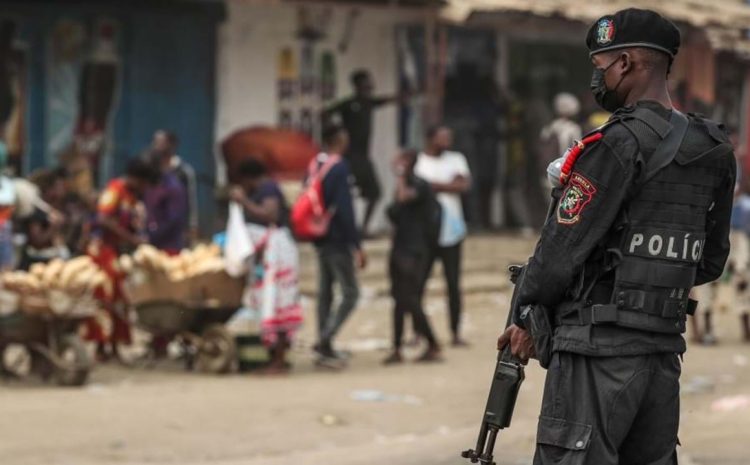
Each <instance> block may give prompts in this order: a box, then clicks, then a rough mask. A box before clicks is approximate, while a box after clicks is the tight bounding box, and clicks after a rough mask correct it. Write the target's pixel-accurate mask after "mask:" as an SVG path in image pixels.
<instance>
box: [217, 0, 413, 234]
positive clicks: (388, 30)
mask: <svg viewBox="0 0 750 465" xmlns="http://www.w3.org/2000/svg"><path fill="white" fill-rule="evenodd" d="M299 8H301V7H300V6H299V4H297V5H289V4H277V5H267V4H265V5H264V4H262V2H259V3H251V2H247V1H244V0H230V1H228V2H227V20H226V21H225V23H224V24H223V25H222V27H221V29H220V31H219V39H218V60H217V61H218V63H217V73H216V75H217V89H218V95H217V104H218V106H217V119H216V136H217V141H218V142H219V143H220V142H221V141H222V140H223V138H224V137H226V136H227V135H229V134H230V133H232V132H233V131H235V130H237V129H240V128H244V127H247V126H252V125H269V126H274V125H276V124H277V123H278V114H279V110H280V108H279V106H280V104H279V99H278V95H277V79H278V57H279V53H280V51H281V50H282V49H283V48H284V47H290V48H292V49H294V50H299V48H300V46H301V40H300V39H298V38H297V30H298V14H299ZM303 8H306V9H308V12H309V13H311V14H312V15H313V16H316V15H321V17H326V14H324V13H326V12H328V14H329V15H328V17H329V18H330V19H329V23H328V26H327V27H325V33H326V36H325V37H324V38H323V39H321V40H319V41H317V42H315V50H316V51H322V50H330V51H332V52H333V53H334V56H335V59H336V67H337V72H336V78H337V79H336V80H337V86H336V96H337V97H338V98H341V97H345V96H347V95H349V94H350V92H351V86H350V85H349V74H350V73H351V71H352V70H354V69H357V68H366V69H368V70H369V71H370V72H371V73H372V75H373V77H374V80H375V84H376V93H378V94H388V95H390V94H393V93H395V92H396V90H397V81H398V63H397V50H396V40H395V36H396V33H395V28H396V25H397V24H399V23H400V22H404V21H412V22H413V21H418V20H419V18H420V17H419V15H418V13H414V12H408V11H406V12H405V11H404V10H397V9H384V8H360V7H358V8H357V10H358V11H359V14H358V15H357V17H356V19H354V22H353V23H352V24H351V25H350V26H351V35H350V37H349V38H348V39H347V38H346V29H347V22H348V19H347V18H349V16H350V15H351V13H352V7H348V6H332V5H325V4H323V5H314V6H308V5H305V6H304V7H303ZM342 40H343V41H345V42H346V43H347V47H346V50H344V51H342V50H341V49H340V47H339V44H340V42H341V41H342ZM397 128H398V126H397V108H396V106H395V105H392V106H387V107H385V108H382V109H380V110H377V112H376V113H375V116H374V118H373V134H372V145H371V155H372V158H373V160H374V163H375V165H376V168H377V171H378V174H379V177H380V180H381V184H382V187H383V192H384V194H385V195H384V198H387V197H389V194H388V193H389V192H390V191H391V188H392V185H393V179H392V176H391V173H390V159H391V157H392V155H393V154H394V152H395V151H396V150H397ZM381 207H382V206H381ZM376 223H377V225H378V226H381V227H382V226H384V225H385V222H384V219H383V216H382V211H381V214H379V215H378V217H377V218H376Z"/></svg>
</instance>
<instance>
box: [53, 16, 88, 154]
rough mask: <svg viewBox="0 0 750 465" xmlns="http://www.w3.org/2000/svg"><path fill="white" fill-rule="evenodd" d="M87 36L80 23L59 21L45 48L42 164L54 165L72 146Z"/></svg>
mask: <svg viewBox="0 0 750 465" xmlns="http://www.w3.org/2000/svg"><path fill="white" fill-rule="evenodd" d="M87 41H88V34H87V31H86V27H85V25H84V24H83V23H82V22H80V21H74V20H69V19H61V20H59V21H58V22H57V23H56V24H55V25H54V26H53V28H52V33H51V34H50V37H49V44H48V45H49V46H48V47H47V50H48V53H49V56H48V58H47V69H48V71H49V72H48V73H46V76H47V79H46V83H47V93H46V94H47V115H46V121H45V131H46V147H45V154H46V157H47V159H46V163H47V165H49V166H52V165H55V164H57V162H58V156H59V155H60V154H62V153H64V152H65V151H66V150H68V149H69V148H70V147H71V145H72V144H73V133H74V132H75V127H76V121H77V120H78V90H79V88H80V85H79V81H80V78H81V66H82V64H83V59H84V56H85V51H86V49H85V46H86V43H87Z"/></svg>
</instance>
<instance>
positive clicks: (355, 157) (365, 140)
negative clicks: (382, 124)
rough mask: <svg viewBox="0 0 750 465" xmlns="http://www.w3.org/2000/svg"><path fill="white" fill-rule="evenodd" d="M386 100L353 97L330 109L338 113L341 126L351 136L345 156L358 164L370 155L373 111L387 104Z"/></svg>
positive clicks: (330, 111) (331, 111)
mask: <svg viewBox="0 0 750 465" xmlns="http://www.w3.org/2000/svg"><path fill="white" fill-rule="evenodd" d="M386 102H387V99H384V98H374V97H373V98H366V97H357V96H354V97H351V98H348V99H346V100H343V101H341V102H339V103H338V104H336V105H335V106H333V107H332V108H330V109H329V110H328V112H329V113H337V114H339V116H340V117H341V124H342V125H343V126H344V128H346V132H347V133H348V134H349V149H348V150H347V153H346V154H345V156H346V157H347V158H348V159H349V160H350V163H353V164H356V163H357V162H358V161H359V160H361V159H366V158H367V157H368V156H369V153H370V133H371V132H372V110H374V109H376V108H377V107H379V106H381V105H383V104H385V103H386Z"/></svg>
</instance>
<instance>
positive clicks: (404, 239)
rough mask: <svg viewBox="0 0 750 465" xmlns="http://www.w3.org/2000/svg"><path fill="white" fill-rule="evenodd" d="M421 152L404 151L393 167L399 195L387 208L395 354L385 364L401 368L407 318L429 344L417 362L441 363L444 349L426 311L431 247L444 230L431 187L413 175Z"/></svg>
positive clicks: (438, 206) (397, 194)
mask: <svg viewBox="0 0 750 465" xmlns="http://www.w3.org/2000/svg"><path fill="white" fill-rule="evenodd" d="M417 156H418V153H417V151H415V150H406V151H404V152H403V153H401V154H399V156H398V157H397V158H396V160H395V163H394V168H395V171H396V176H397V179H398V180H397V183H396V195H395V199H394V202H393V204H392V205H391V206H390V207H389V208H388V217H389V218H390V219H391V221H392V222H393V230H394V236H393V247H392V249H391V258H390V275H391V294H392V296H393V300H394V308H393V352H392V353H391V355H390V356H388V358H386V359H385V360H384V361H383V363H384V364H386V365H391V364H396V363H401V362H402V361H403V358H402V356H401V343H402V337H403V333H404V318H405V316H406V314H407V313H410V314H411V316H412V322H413V324H414V329H415V331H416V332H417V333H418V334H419V335H420V336H422V337H424V339H425V340H426V341H427V344H428V346H427V350H426V351H425V352H424V353H423V354H422V355H421V356H420V357H419V358H418V359H417V361H419V362H432V361H438V360H440V346H439V345H438V343H437V340H436V339H435V336H434V334H433V332H432V328H430V323H429V321H428V319H427V316H426V315H425V313H424V310H423V308H422V294H423V286H422V283H423V281H424V276H423V275H424V274H425V273H426V270H427V263H428V260H429V256H430V250H431V247H434V245H435V243H436V242H437V233H438V231H439V230H440V212H441V210H440V204H438V202H437V199H436V198H435V196H434V194H433V193H432V189H431V188H430V185H429V184H428V183H427V182H426V181H424V180H422V179H419V178H417V177H416V176H415V175H414V165H415V164H416V163H417Z"/></svg>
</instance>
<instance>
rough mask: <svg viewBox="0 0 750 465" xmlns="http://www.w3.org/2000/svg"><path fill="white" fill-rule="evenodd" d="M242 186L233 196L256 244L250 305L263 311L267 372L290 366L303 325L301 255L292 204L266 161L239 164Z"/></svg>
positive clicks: (246, 294)
mask: <svg viewBox="0 0 750 465" xmlns="http://www.w3.org/2000/svg"><path fill="white" fill-rule="evenodd" d="M237 175H238V178H239V185H237V186H234V187H232V189H231V191H230V193H229V195H230V198H231V200H233V201H235V202H237V203H239V204H240V205H241V206H242V208H243V210H244V213H245V221H246V222H247V223H248V235H249V236H250V240H251V241H252V242H253V246H254V247H255V253H254V255H253V267H251V269H250V273H249V279H248V290H247V291H246V292H245V304H246V306H247V307H248V308H251V309H254V310H257V311H259V312H260V314H261V336H262V339H263V343H264V345H265V346H266V347H267V348H268V351H269V355H270V359H271V361H270V364H269V366H268V367H267V373H270V374H271V373H272V374H275V373H283V372H286V371H287V370H288V365H287V362H286V353H287V351H288V350H289V347H290V344H291V340H292V337H293V336H294V334H295V332H296V331H297V330H298V329H299V327H300V325H301V324H302V307H301V306H300V301H299V289H298V277H299V258H298V254H297V246H296V244H295V243H294V239H293V238H292V235H291V233H290V232H289V229H288V228H287V223H288V222H287V217H288V212H289V210H288V208H287V204H286V201H285V199H284V195H283V194H282V192H281V189H280V188H279V185H278V183H276V181H274V180H273V179H271V177H270V176H269V175H268V172H267V168H266V166H265V165H263V164H262V163H261V162H259V161H256V160H253V159H249V160H246V161H244V162H243V163H242V164H241V165H240V166H239V169H238V173H237Z"/></svg>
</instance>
